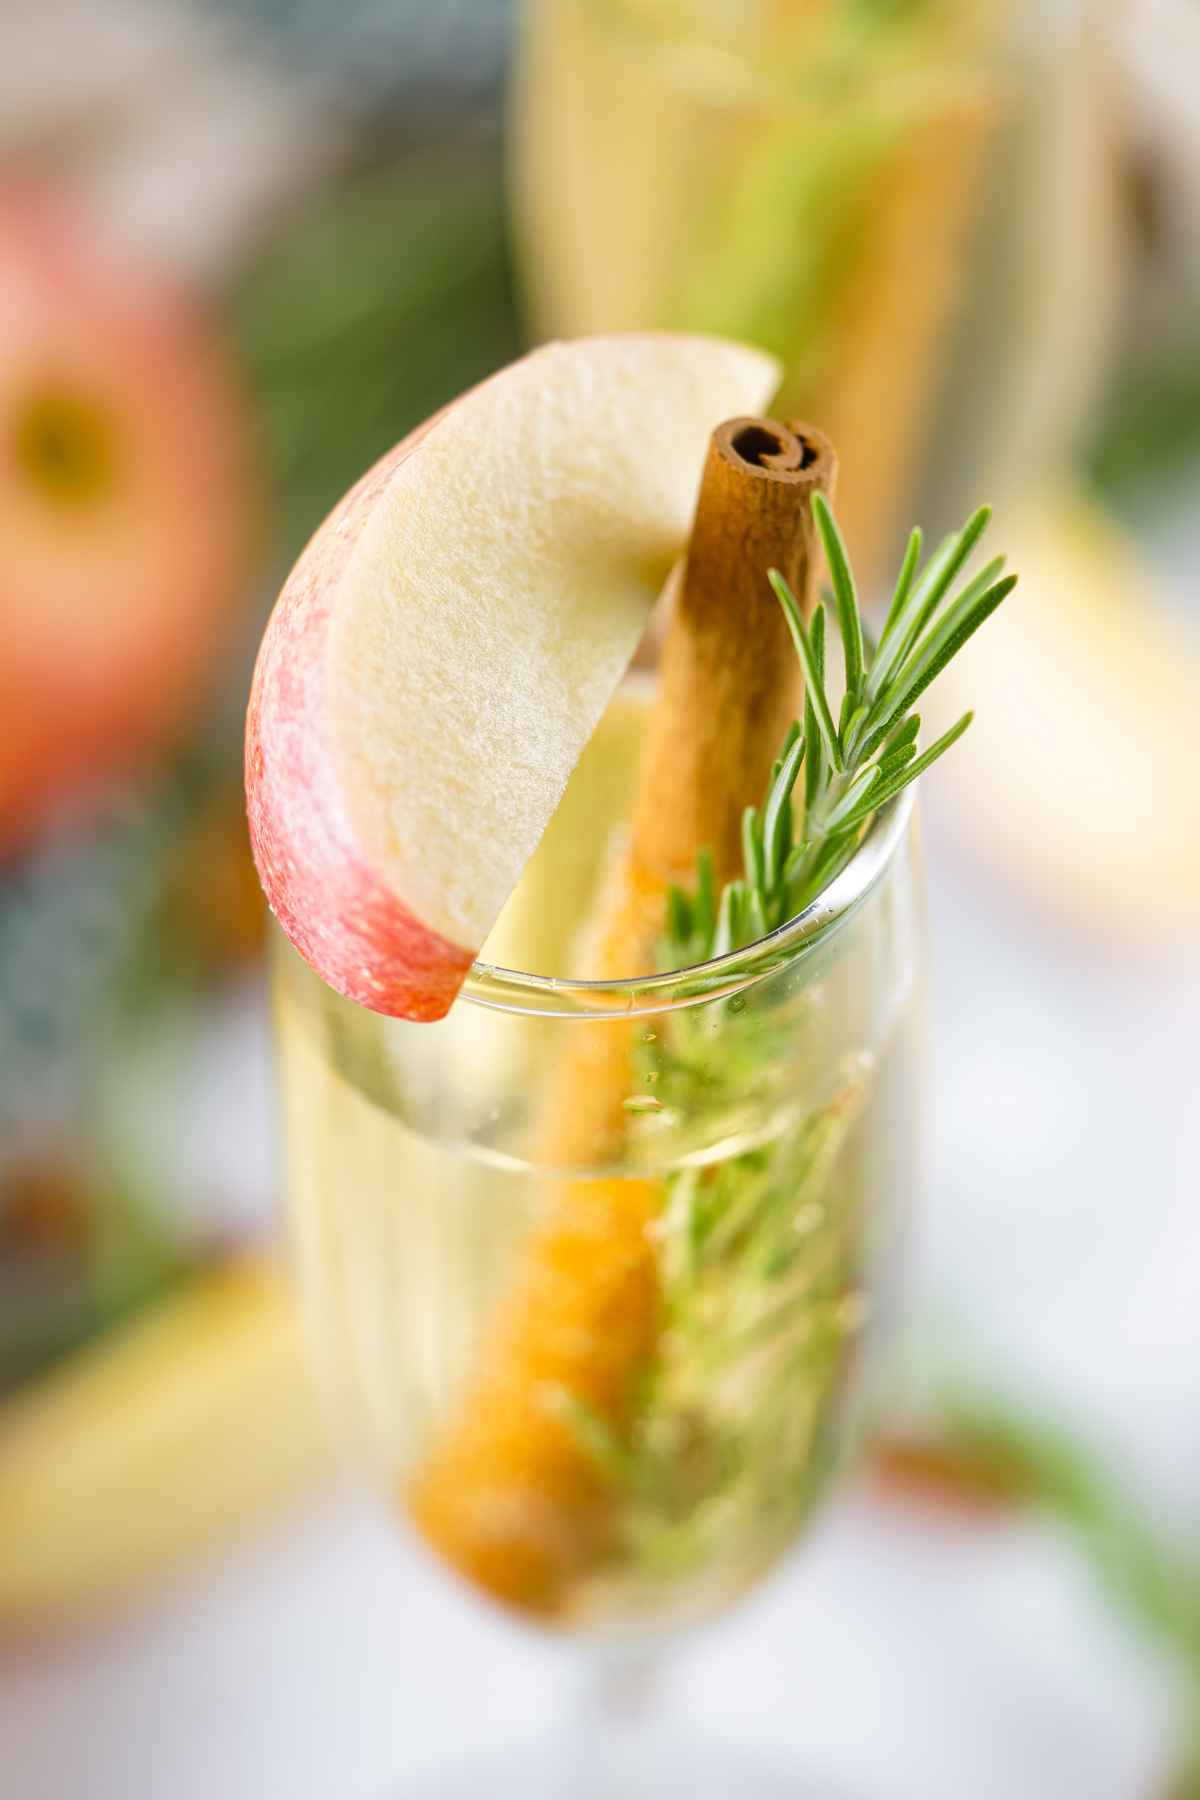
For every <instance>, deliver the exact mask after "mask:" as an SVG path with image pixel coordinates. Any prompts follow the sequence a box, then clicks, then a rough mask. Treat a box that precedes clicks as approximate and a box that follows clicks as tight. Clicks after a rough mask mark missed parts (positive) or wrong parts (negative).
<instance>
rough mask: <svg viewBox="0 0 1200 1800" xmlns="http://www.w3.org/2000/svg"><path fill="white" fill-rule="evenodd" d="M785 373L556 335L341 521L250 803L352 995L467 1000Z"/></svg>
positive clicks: (281, 910) (419, 1012) (277, 664)
mask: <svg viewBox="0 0 1200 1800" xmlns="http://www.w3.org/2000/svg"><path fill="white" fill-rule="evenodd" d="M776 381H777V369H776V367H775V365H774V363H773V362H772V361H771V360H770V359H769V358H768V357H766V356H763V355H762V354H761V353H759V352H758V351H755V350H750V349H746V348H744V347H742V346H740V345H736V344H730V343H725V342H722V341H720V340H717V339H712V338H699V337H684V336H672V335H666V334H661V335H655V334H647V335H637V336H625V337H622V336H616V337H604V338H592V339H584V340H580V341H578V342H575V343H570V344H550V345H547V346H545V347H544V348H543V349H541V350H538V351H535V352H534V353H533V354H532V355H530V356H528V357H526V358H524V359H523V360H522V361H521V362H518V363H514V364H512V365H511V366H510V367H509V368H507V369H504V370H502V371H501V372H500V373H499V374H498V375H496V376H493V377H492V379H491V380H490V381H488V382H485V383H484V384H483V386H481V387H479V388H476V389H473V390H472V391H471V392H470V393H469V394H466V395H464V396H463V397H462V398H461V399H460V400H458V401H456V402H454V403H453V405H451V406H450V407H448V408H447V409H446V410H445V411H444V412H442V413H440V414H438V415H437V416H436V417H435V418H434V419H433V420H431V421H429V422H428V423H427V424H426V425H424V426H422V427H421V428H420V429H419V430H418V431H417V432H415V433H414V434H413V435H412V437H410V438H409V439H407V440H406V441H405V442H404V443H403V444H400V445H398V446H397V448H396V449H394V450H392V451H391V452H390V453H389V454H388V455H387V456H385V457H384V458H383V460H382V461H381V462H380V463H378V464H377V465H376V467H375V468H374V469H372V470H371V471H370V473H369V474H367V475H366V476H364V478H363V480H362V481H361V482H360V483H359V484H358V486H357V487H356V488H354V489H353V490H352V492H351V493H350V495H349V496H348V497H347V498H346V500H345V501H344V502H343V503H342V504H341V505H340V506H339V507H338V508H337V509H336V510H335V511H334V513H333V514H332V515H331V516H330V518H329V519H328V520H327V521H326V523H325V524H324V525H323V526H322V527H321V529H320V530H319V531H318V533H317V535H316V537H315V538H314V539H313V540H312V542H311V543H310V544H309V546H308V548H307V550H306V551H305V552H304V555H303V556H302V557H301V559H300V562H299V563H298V564H297V566H296V569H295V570H294V572H293V574H292V576H291V578H290V580H289V581H288V583H287V585H286V587H285V588H284V591H283V593H282V595H281V596H280V599H279V601H278V602H277V604H276V608H275V611H274V613H273V615H272V617H271V620H270V623H269V624H268V627H267V631H266V635H265V637H264V639H263V644H262V648H261V651H260V654H259V660H258V666H257V669H256V672H255V678H254V686H253V691H252V694H251V700H250V710H249V716H248V721H247V798H248V808H249V816H250V831H251V840H252V843H253V845H254V852H255V858H256V861H257V864H258V869H259V874H260V876H261V878H262V882H263V886H264V888H265V890H266V893H267V897H268V899H269V901H270V903H271V906H272V908H273V910H274V912H275V914H276V916H277V917H278V919H279V921H280V923H281V925H282V926H283V929H284V931H285V932H286V933H287V935H288V937H289V938H290V939H291V941H292V942H293V944H295V945H296V947H297V949H298V950H299V951H300V952H301V954H302V955H303V956H304V957H305V958H306V959H307V961H308V962H309V963H310V964H311V965H312V966H313V968H314V969H316V971H317V973H318V974H320V975H321V976H322V977H323V978H324V980H325V981H327V982H328V983H329V985H330V986H331V987H333V988H335V989H336V990H337V991H338V992H339V993H342V994H345V995H346V996H347V997H348V998H350V999H352V1000H356V1001H358V1002H359V1003H361V1004H362V1005H364V1006H368V1007H371V1008H372V1009H373V1010H375V1011H377V1012H382V1013H388V1014H393V1015H396V1016H400V1017H405V1018H412V1019H437V1018H441V1017H442V1016H444V1014H445V1013H446V1012H447V1011H448V1009H449V1007H450V1005H451V1004H452V1002H453V1000H454V997H455V995H456V994H457V992H458V990H459V988H460V986H461V985H462V982H463V980H464V978H465V976H466V974H467V971H468V969H469V968H470V966H471V962H472V960H473V959H474V956H475V954H476V952H477V950H478V948H479V946H480V945H481V944H482V943H483V941H484V939H485V938H486V937H487V935H488V932H489V931H490V930H491V928H492V926H493V924H494V923H495V921H496V918H497V916H498V915H499V913H500V910H501V908H502V906H503V905H504V902H505V900H506V899H507V898H508V895H509V894H510V893H511V891H512V889H513V888H514V886H515V885H516V882H517V880H518V878H519V876H520V874H521V871H522V869H523V868H524V866H525V864H526V862H527V861H528V859H529V857H530V855H531V854H532V852H533V850H534V848H535V847H536V845H537V843H538V840H539V839H540V837H541V835H542V833H543V831H544V830H545V828H546V826H547V824H548V823H549V820H550V818H551V816H552V814H553V812H554V810H555V807H556V806H557V804H558V801H559V799H560V798H561V796H562V793H563V790H564V788H565V786H566V783H567V779H568V777H569V775H570V773H571V770H572V769H573V768H574V766H575V763H576V762H577V760H578V758H579V756H580V753H581V752H582V750H583V748H584V746H585V744H586V743H587V741H588V739H589V737H590V736H591V734H592V732H593V730H594V729H595V727H596V724H597V722H598V721H599V719H600V716H601V714H602V713H603V711H604V709H605V707H606V705H607V704H608V701H609V699H610V697H611V695H612V693H613V690H614V689H615V687H616V684H617V682H618V681H619V680H620V678H621V675H622V673H623V671H624V669H625V667H626V665H627V663H628V662H629V659H630V657H631V655H632V654H633V651H634V649H635V647H636V645H637V641H638V638H639V637H640V635H641V633H642V630H643V629H644V626H645V623H646V620H647V617H648V615H649V612H650V609H651V607H652V605H653V603H654V600H655V598H656V597H657V594H658V592H659V589H660V587H661V585H662V582H663V581H664V580H665V578H666V575H667V574H668V572H669V570H670V567H671V565H672V563H673V562H674V560H675V559H676V558H677V557H678V555H679V553H680V551H681V550H682V548H683V545H684V542H685V539H686V535H687V531H688V528H689V525H690V523H691V516H692V511H693V507H694V504H695V496H696V490H697V486H698V483H699V478H700V472H701V469H702V466H703V461H704V455H705V450H706V446H707V443H708V438H709V435H710V433H711V431H712V430H713V428H714V426H716V425H718V424H719V423H720V422H721V421H722V420H723V419H725V418H728V417H730V416H731V415H734V414H738V413H747V412H758V411H761V410H762V408H763V407H764V406H765V405H766V403H767V401H768V400H769V398H770V396H771V394H772V392H773V390H774V387H775V385H776Z"/></svg>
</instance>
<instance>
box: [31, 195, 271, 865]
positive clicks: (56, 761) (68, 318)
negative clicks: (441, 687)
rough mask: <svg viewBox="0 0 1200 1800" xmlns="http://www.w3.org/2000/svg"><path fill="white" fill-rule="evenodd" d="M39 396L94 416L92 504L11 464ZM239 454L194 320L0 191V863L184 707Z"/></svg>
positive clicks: (167, 740)
mask: <svg viewBox="0 0 1200 1800" xmlns="http://www.w3.org/2000/svg"><path fill="white" fill-rule="evenodd" d="M46 395H50V396H51V397H52V398H54V399H55V400H57V401H65V402H66V403H67V404H68V405H70V406H79V407H82V408H84V409H85V410H86V414H87V416H89V417H93V418H95V419H97V420H99V421H100V422H101V425H102V428H103V433H104V439H105V443H106V445H107V447H108V451H109V452H110V469H109V474H108V476H107V477H106V479H104V480H103V481H102V482H101V483H100V485H99V489H98V491H97V492H95V493H91V492H89V493H88V494H87V495H86V496H84V497H80V496H79V495H73V496H72V497H70V498H69V499H67V500H64V499H63V498H62V497H61V496H60V495H56V494H54V493H52V492H49V491H47V489H46V488H45V487H44V485H42V484H40V483H39V481H38V480H37V479H35V478H33V477H31V475H30V472H29V469H28V467H27V465H26V464H25V463H24V462H23V460H22V453H21V444H22V438H21V421H22V419H23V418H26V417H27V416H28V409H29V407H30V406H31V404H33V403H34V402H36V401H38V400H40V399H43V398H44V397H45V396H46ZM256 448H257V447H256V444H255V441H254V435H253V432H252V429H251V426H250V417H249V412H248V409H247V407H246V405H245V403H244V397H243V394H242V391H241V388H240V386H239V383H238V380H237V378H236V375H235V373H234V370H233V367H232V364H231V362H230V360H229V359H228V357H227V356H226V354H225V353H224V347H223V345H222V344H221V342H220V339H219V335H218V333H217V331H216V329H215V327H214V325H213V322H212V321H211V320H210V319H209V317H208V316H207V314H206V312H205V311H204V310H203V308H202V307H201V306H199V305H198V304H197V303H195V302H194V301H193V300H192V298H191V297H190V296H189V295H187V294H185V293H184V292H183V291H181V289H180V288H179V287H178V286H177V285H176V283H175V282H174V281H173V280H172V279H170V278H168V277H167V276H166V275H164V274H163V272H162V271H161V270H159V269H157V268H152V267H150V266H149V265H148V264H147V263H145V262H144V261H143V260H141V259H140V258H138V257H136V256H134V255H132V254H130V253H129V252H128V251H127V250H125V249H124V248H122V247H118V246H117V245H115V244H113V243H112V242H110V241H109V240H108V239H107V237H106V236H105V235H104V234H103V233H102V232H101V231H100V230H99V228H98V227H97V226H96V225H95V224H94V222H92V221H90V220H88V219H86V218H85V217H84V216H83V215H82V214H81V213H79V212H77V211H76V210H75V209H74V208H73V206H72V205H71V204H70V203H68V201H67V200H66V199H65V198H64V197H63V196H61V195H59V194H57V193H54V192H51V191H50V190H49V189H47V188H45V187H42V186H35V185H34V184H32V183H17V182H9V183H2V182H0V619H2V620H3V641H2V643H0V719H2V720H3V729H2V730H0V856H3V855H5V854H7V853H9V852H11V851H14V850H16V849H19V848H21V847H22V846H23V845H24V844H25V843H26V842H27V841H28V839H29V838H30V837H32V836H33V835H34V834H35V833H36V831H37V830H38V828H39V827H40V825H41V824H42V823H43V821H44V820H45V819H46V818H47V816H48V815H50V814H52V813H54V812H55V811H56V810H57V809H58V808H60V807H61V806H62V805H63V804H64V803H67V802H69V803H70V804H71V806H72V807H73V808H75V809H80V808H83V807H85V806H86V804H87V801H88V799H89V798H90V796H91V795H93V794H94V793H98V792H100V791H102V790H103V788H104V786H105V785H106V784H108V783H109V782H111V781H112V780H113V779H114V778H115V777H123V776H126V775H129V774H131V773H133V772H136V771H137V770H139V769H140V768H141V767H143V766H144V765H145V764H146V763H147V762H151V761H153V760H155V759H156V758H157V757H158V756H160V755H161V754H162V753H163V751H164V750H165V749H166V748H167V747H168V746H169V745H170V744H171V743H173V742H174V741H175V740H177V739H178V737H179V736H180V735H181V734H182V733H183V732H184V731H185V730H186V728H187V726H188V724H189V723H190V722H191V720H192V719H193V718H194V716H195V715H196V712H197V711H198V709H199V707H200V706H201V705H202V704H203V702H204V699H205V698H206V697H207V695H208V694H209V692H210V691H211V684H212V680H213V678H214V676H215V674H216V671H217V670H218V668H219V666H220V661H221V656H222V653H223V651H224V650H225V649H226V647H227V645H228V642H229V639H230V636H231V634H232V626H233V623H234V621H235V619H236V616H237V612H238V609H239V607H240V606H241V605H242V604H244V602H245V599H246V594H247V585H248V578H249V576H250V573H251V570H252V567H253V560H254V557H255V554H256V550H257V547H258V544H259V541H260V539H261V514H262V505H261V494H262V488H261V482H260V479H259V475H258V458H257V455H256Z"/></svg>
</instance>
